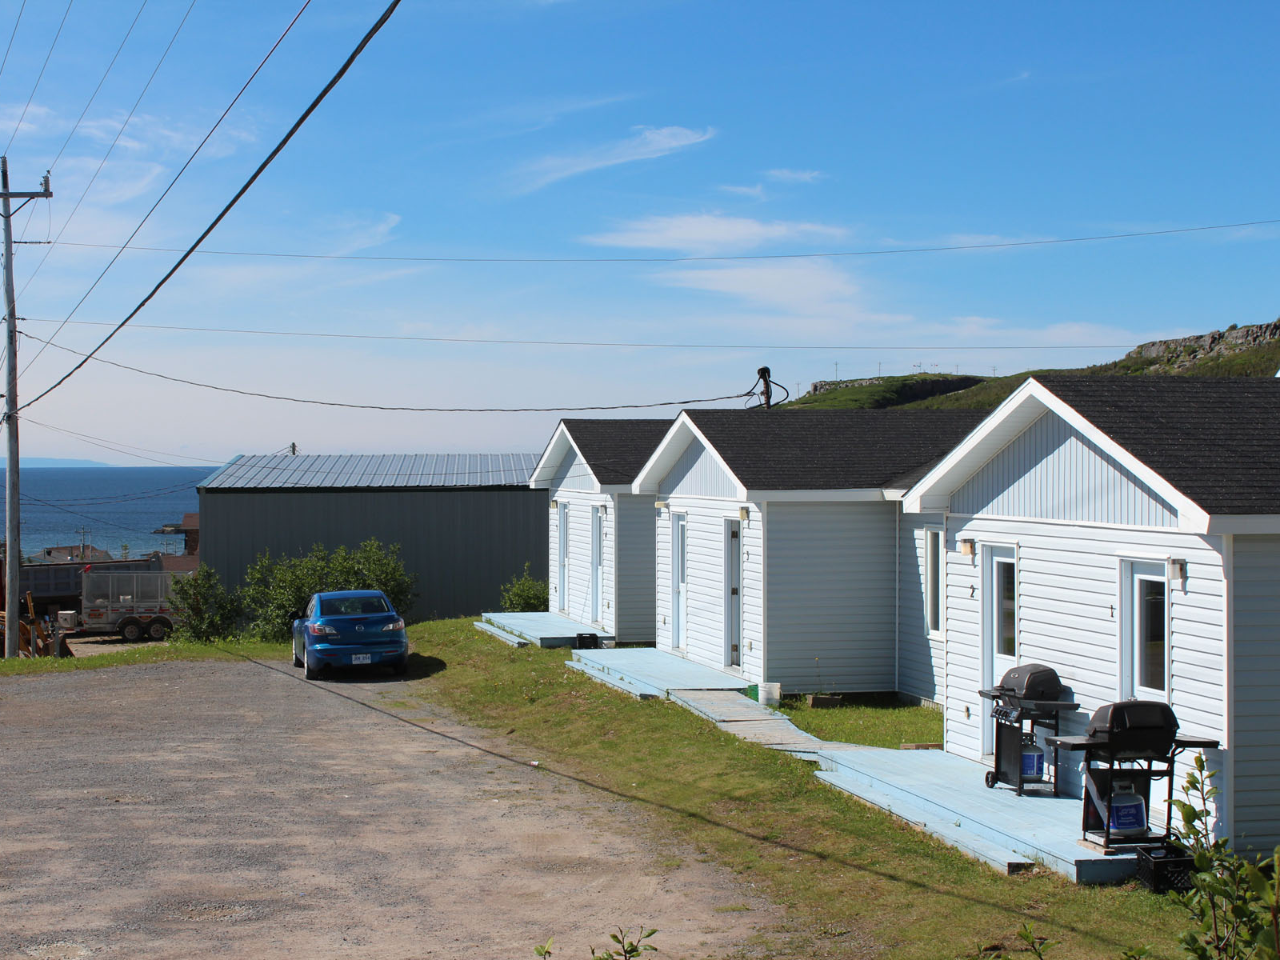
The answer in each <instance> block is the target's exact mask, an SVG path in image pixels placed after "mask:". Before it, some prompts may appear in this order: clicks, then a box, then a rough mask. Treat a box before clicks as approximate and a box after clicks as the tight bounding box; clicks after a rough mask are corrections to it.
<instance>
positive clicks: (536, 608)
mask: <svg viewBox="0 0 1280 960" xmlns="http://www.w3.org/2000/svg"><path fill="white" fill-rule="evenodd" d="M550 600H551V584H550V583H549V582H548V581H546V580H538V579H536V578H535V577H534V576H532V575H531V574H530V573H529V564H528V563H527V562H526V563H525V565H524V573H522V574H521V575H520V576H518V577H512V578H511V582H510V583H507V584H504V585H503V587H502V609H503V610H505V611H506V612H507V613H540V612H542V611H544V610H546V609H547V606H548V605H549V603H550Z"/></svg>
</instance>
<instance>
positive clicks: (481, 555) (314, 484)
mask: <svg viewBox="0 0 1280 960" xmlns="http://www.w3.org/2000/svg"><path fill="white" fill-rule="evenodd" d="M537 461H538V457H537V455H536V454H532V453H528V454H524V453H514V454H404V455H400V454H385V455H375V456H364V455H340V456H290V455H287V454H286V455H269V456H240V457H236V458H235V459H234V460H232V461H231V462H230V463H228V464H227V465H226V466H224V467H222V468H220V469H219V470H217V471H216V472H214V473H213V475H212V476H210V477H209V478H208V479H206V480H205V481H204V482H203V483H201V484H200V485H199V487H198V491H199V496H200V559H201V561H202V562H203V563H205V564H206V565H208V566H209V567H211V568H213V569H214V570H215V571H216V572H217V573H218V575H219V577H220V578H221V579H222V581H223V583H225V584H226V585H227V586H228V587H237V586H239V585H240V584H241V583H243V581H244V575H245V571H246V570H247V569H248V568H249V566H250V565H251V564H252V563H254V561H256V560H257V558H258V557H259V556H261V555H262V554H263V553H265V552H267V551H270V553H271V555H272V556H274V557H296V556H301V555H302V554H305V553H307V552H308V551H309V550H310V549H311V548H312V547H313V546H314V545H316V544H323V545H324V546H325V547H326V548H327V549H330V550H332V549H334V548H335V547H338V546H346V547H348V548H355V547H357V546H359V545H360V544H361V543H363V542H364V541H366V540H368V539H370V538H371V537H372V538H376V539H378V540H380V541H381V542H382V543H384V544H387V545H390V544H399V545H400V549H401V552H400V556H401V559H402V560H403V561H404V565H405V569H406V570H407V571H408V572H409V573H410V574H413V575H416V576H417V593H418V596H417V600H416V602H415V604H414V607H413V609H411V610H408V611H401V612H402V613H405V614H406V616H408V617H409V618H411V619H415V620H421V619H428V618H433V617H451V616H462V615H466V614H472V613H478V612H480V611H482V610H492V609H496V608H497V607H498V604H499V599H500V590H501V587H502V585H503V584H505V583H506V582H508V581H509V580H511V579H512V577H515V576H518V575H519V574H521V573H522V572H523V571H524V567H525V564H526V563H527V564H529V571H530V573H531V574H532V575H533V576H534V577H538V578H545V577H546V576H547V531H548V524H547V512H548V511H547V504H548V495H547V491H546V490H535V489H531V488H530V487H529V479H530V477H531V476H532V474H533V468H534V466H535V465H536V463H537Z"/></svg>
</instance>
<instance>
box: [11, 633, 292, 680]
mask: <svg viewBox="0 0 1280 960" xmlns="http://www.w3.org/2000/svg"><path fill="white" fill-rule="evenodd" d="M229 651H236V652H238V653H241V654H244V655H245V656H249V657H254V658H255V659H260V660H284V659H286V658H288V657H289V656H290V653H289V647H288V645H287V644H283V643H264V642H262V641H256V640H253V641H250V640H236V641H232V642H223V643H220V644H219V645H218V646H214V645H213V644H210V643H185V642H183V641H180V640H170V641H169V642H168V643H166V644H164V645H162V646H143V647H135V648H134V649H132V650H117V651H114V652H112V653H96V654H92V655H90V656H81V657H38V658H36V659H34V660H23V659H19V660H0V677H13V676H25V675H27V674H40V673H67V672H68V671H71V670H100V669H102V668H103V667H125V666H130V665H132V664H138V663H162V662H164V661H166V660H219V659H227V658H229V657H232V656H234V654H232V653H230V652H229Z"/></svg>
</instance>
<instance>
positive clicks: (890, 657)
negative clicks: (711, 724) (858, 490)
mask: <svg viewBox="0 0 1280 960" xmlns="http://www.w3.org/2000/svg"><path fill="white" fill-rule="evenodd" d="M897 510H898V505H897V504H896V503H885V502H875V503H788V502H781V501H779V502H770V504H769V513H768V521H767V526H768V538H769V547H768V558H767V560H766V564H767V568H768V581H767V582H768V591H769V598H768V606H769V612H768V653H767V657H768V660H767V664H766V670H765V673H766V677H765V679H767V680H769V681H770V682H777V683H781V684H782V689H783V692H784V693H785V692H809V691H814V690H818V689H822V690H839V691H883V690H893V689H895V678H894V664H895V651H894V647H895V640H894V588H895V584H896V581H897V571H896V570H895V568H894V562H893V560H894V536H895V514H896V513H897Z"/></svg>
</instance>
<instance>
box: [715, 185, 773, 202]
mask: <svg viewBox="0 0 1280 960" xmlns="http://www.w3.org/2000/svg"><path fill="white" fill-rule="evenodd" d="M720 189H721V190H723V191H724V192H725V193H736V194H738V195H739V196H742V197H751V199H753V200H763V199H764V184H762V183H757V184H756V185H755V186H753V187H744V186H737V185H735V184H731V183H725V184H721V186H720Z"/></svg>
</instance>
